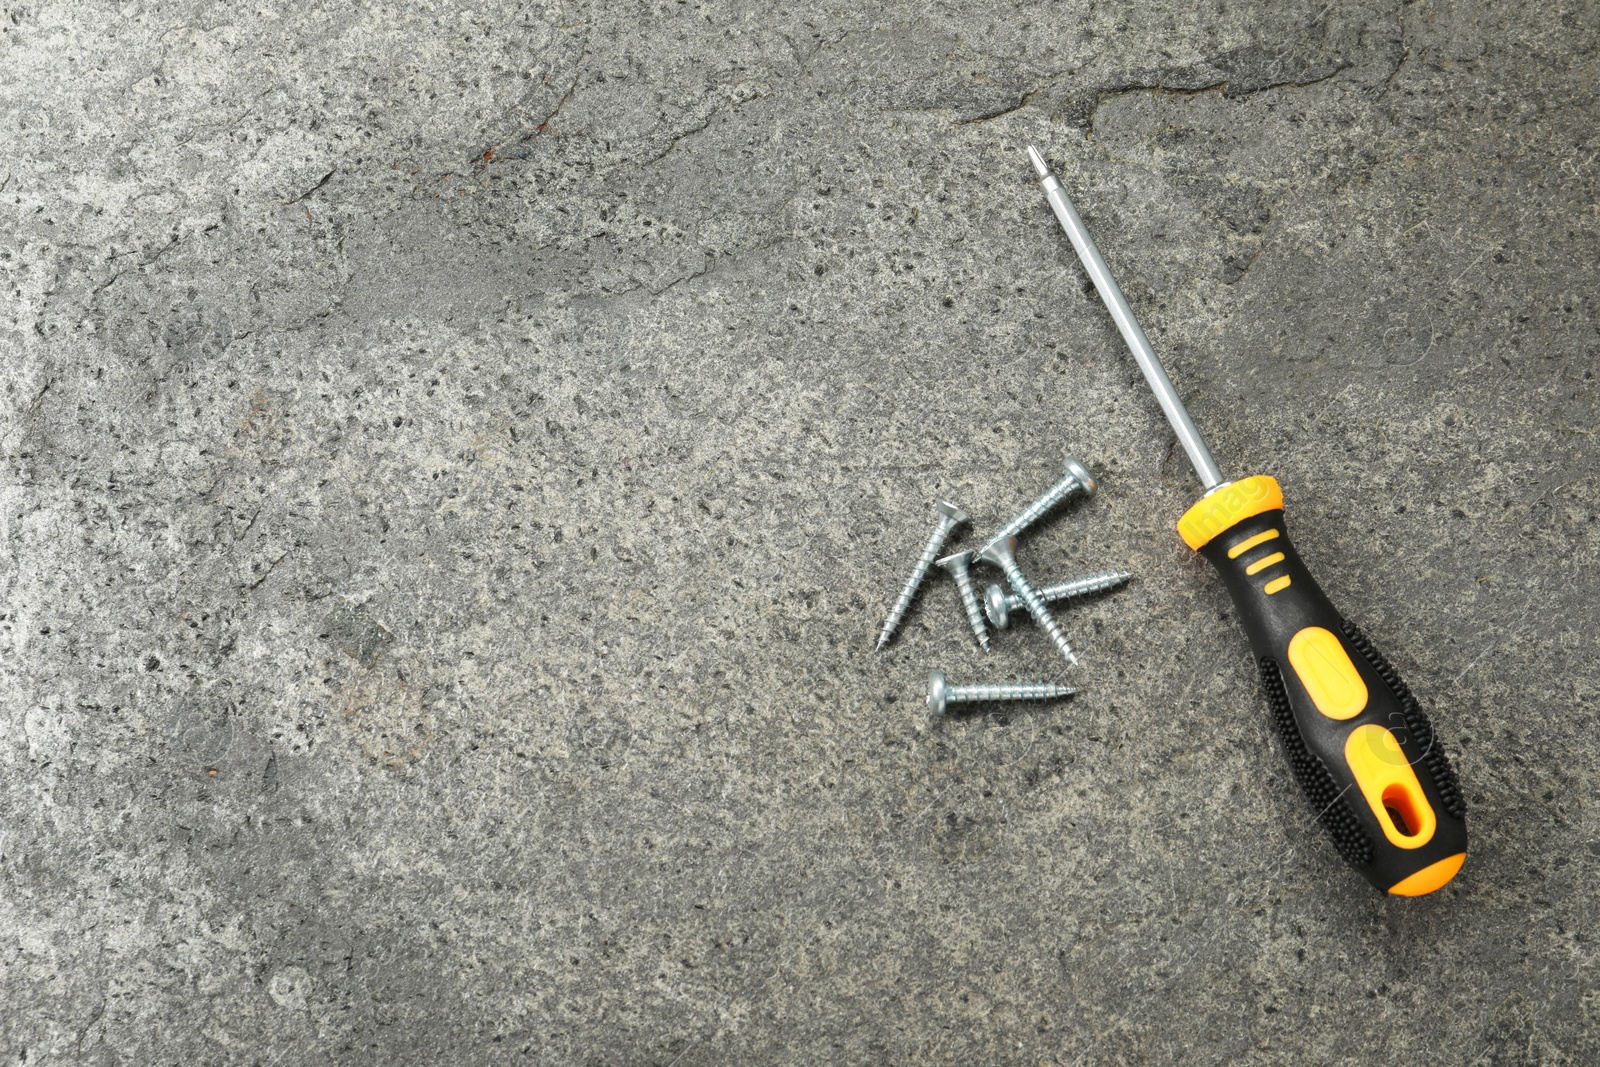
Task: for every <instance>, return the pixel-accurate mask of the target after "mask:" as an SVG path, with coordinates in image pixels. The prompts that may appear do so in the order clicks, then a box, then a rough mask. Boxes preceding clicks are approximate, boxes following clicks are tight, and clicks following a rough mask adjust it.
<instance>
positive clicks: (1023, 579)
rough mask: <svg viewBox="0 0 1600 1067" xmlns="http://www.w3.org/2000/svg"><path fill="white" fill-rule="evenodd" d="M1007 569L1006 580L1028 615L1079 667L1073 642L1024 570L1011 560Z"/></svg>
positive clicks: (1073, 663)
mask: <svg viewBox="0 0 1600 1067" xmlns="http://www.w3.org/2000/svg"><path fill="white" fill-rule="evenodd" d="M1009 563H1010V565H1009V566H1007V567H1006V569H1005V570H1006V579H1007V580H1008V581H1009V582H1010V583H1011V588H1012V589H1015V590H1016V592H1017V595H1018V596H1020V597H1021V598H1022V603H1023V604H1025V605H1026V606H1027V608H1028V614H1029V615H1032V616H1033V623H1034V625H1035V626H1037V627H1039V629H1041V630H1043V631H1044V632H1045V633H1047V634H1049V635H1050V640H1051V641H1053V642H1055V646H1056V648H1057V650H1059V651H1060V653H1061V655H1062V656H1064V657H1065V658H1066V661H1067V662H1068V663H1070V664H1072V665H1073V666H1074V667H1076V666H1077V665H1078V656H1077V653H1075V652H1073V651H1072V642H1070V641H1068V640H1067V635H1066V634H1064V633H1062V632H1061V627H1060V625H1058V624H1057V623H1056V618H1055V616H1054V615H1052V614H1050V609H1049V608H1047V607H1046V606H1045V603H1044V601H1043V600H1040V599H1039V594H1038V593H1036V592H1034V590H1033V586H1031V585H1029V584H1028V579H1027V576H1026V575H1024V574H1023V573H1022V568H1021V567H1018V566H1017V562H1016V560H1014V559H1013V560H1009Z"/></svg>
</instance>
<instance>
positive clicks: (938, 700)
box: [928, 671, 950, 719]
mask: <svg viewBox="0 0 1600 1067" xmlns="http://www.w3.org/2000/svg"><path fill="white" fill-rule="evenodd" d="M949 690H950V687H949V685H948V684H947V683H946V682H945V679H944V672H943V671H930V672H928V714H929V716H931V717H932V718H935V719H937V718H938V717H939V716H941V715H943V714H944V708H945V697H946V695H947V694H948V693H949Z"/></svg>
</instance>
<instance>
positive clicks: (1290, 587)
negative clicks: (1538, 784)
mask: <svg viewBox="0 0 1600 1067" xmlns="http://www.w3.org/2000/svg"><path fill="white" fill-rule="evenodd" d="M1028 157H1029V158H1030V159H1032V160H1033V167H1034V169H1035V170H1036V171H1038V172H1039V182H1040V184H1041V185H1043V186H1044V195H1045V199H1046V200H1048V201H1049V202H1050V207H1051V209H1052V210H1053V211H1055V214H1056V219H1057V220H1059V221H1060V223H1061V228H1062V229H1064V230H1066V231H1067V237H1068V238H1069V239H1070V240H1071V241H1072V247H1073V248H1074V249H1075V250H1076V251H1077V253H1078V258H1079V260H1081V261H1082V262H1083V266H1084V269H1085V270H1087V271H1088V273H1089V278H1090V280H1091V281H1093V282H1094V287H1095V289H1096V290H1098V291H1099V293H1100V299H1101V300H1103V301H1104V302H1105V305H1106V309H1107V310H1108V311H1110V312H1111V318H1112V321H1114V322H1115V323H1116V324H1117V329H1118V330H1119V331H1120V332H1121V333H1122V339H1123V340H1124V341H1126V342H1127V344H1128V347H1129V348H1130V349H1132V351H1133V358H1134V359H1135V360H1136V361H1137V362H1138V364H1139V369H1140V370H1141V371H1143V372H1144V377H1145V381H1147V382H1148V383H1149V384H1150V388H1151V389H1152V390H1153V391H1154V392H1155V394H1156V401H1157V402H1158V403H1159V404H1160V405H1161V410H1162V411H1163V412H1164V413H1165V414H1166V416H1167V421H1168V422H1170V423H1171V424H1172V429H1173V431H1174V432H1176V433H1177V435H1178V443H1179V444H1181V445H1183V450H1184V452H1185V453H1187V454H1188V456H1189V462H1190V463H1191V464H1193V466H1194V469H1195V473H1196V474H1198V475H1199V476H1200V482H1201V484H1202V485H1204V486H1205V495H1204V496H1202V497H1201V498H1200V500H1199V501H1198V502H1196V503H1195V504H1194V506H1192V507H1191V508H1189V510H1188V511H1187V512H1185V513H1184V515H1183V517H1182V518H1180V519H1179V520H1178V533H1179V534H1180V535H1181V536H1182V537H1183V540H1184V542H1185V543H1186V544H1188V546H1189V547H1190V548H1191V549H1194V550H1195V551H1196V552H1199V553H1200V554H1201V555H1202V556H1204V557H1205V558H1206V559H1207V560H1209V561H1210V562H1211V564H1212V566H1214V567H1215V568H1216V569H1217V573H1218V574H1220V575H1221V576H1222V581H1223V584H1224V585H1226V586H1227V588H1228V593H1229V595H1230V596H1232V598H1233V604H1234V609H1235V613H1236V614H1237V615H1238V616H1239V621H1240V623H1241V624H1242V625H1243V626H1244V629H1245V634H1246V636H1248V637H1249V639H1250V648H1251V651H1252V652H1253V653H1254V655H1255V657H1256V666H1257V668H1258V669H1259V671H1260V673H1261V688H1262V689H1263V690H1264V691H1265V693H1266V697H1267V703H1268V705H1269V706H1270V707H1271V710H1272V717H1273V720H1274V725H1275V726H1276V727H1277V730H1278V735H1279V737H1280V738H1281V739H1282V741H1283V747H1284V751H1285V754H1286V755H1287V756H1288V758H1289V765H1290V767H1291V769H1292V770H1293V772H1294V776H1295V779H1296V780H1297V781H1298V782H1299V784H1300V788H1301V789H1302V790H1303V791H1304V792H1305V794H1306V797H1307V799H1309V800H1310V801H1311V805H1312V808H1313V809H1314V810H1315V812H1316V815H1317V819H1318V821H1319V822H1321V823H1322V826H1323V829H1324V830H1326V831H1327V833H1328V836H1329V837H1330V838H1331V839H1332V841H1333V844H1334V847H1335V848H1337V849H1338V851H1339V854H1340V856H1342V857H1343V859H1344V860H1345V862H1346V863H1348V864H1349V865H1350V866H1352V867H1354V868H1355V869H1356V870H1357V871H1358V872H1360V873H1361V874H1362V875H1363V876H1365V877H1366V879H1367V881H1369V882H1371V883H1372V884H1373V885H1374V886H1376V887H1377V888H1378V890H1379V891H1381V892H1385V893H1390V894H1393V895H1395V896H1404V897H1414V896H1422V895H1423V894H1426V893H1431V892H1433V891H1434V890H1436V889H1438V888H1439V887H1441V886H1443V885H1444V884H1445V883H1446V882H1448V881H1450V879H1452V878H1454V877H1455V875H1456V872H1457V871H1459V870H1460V869H1461V865H1462V863H1463V862H1465V861H1466V858H1467V824H1466V821H1465V814H1466V811H1465V806H1464V805H1463V802H1462V797H1461V789H1460V787H1459V785H1458V784H1457V782H1456V776H1455V771H1454V770H1453V769H1452V768H1451V766H1450V761H1449V760H1448V759H1447V758H1446V756H1445V753H1444V748H1443V747H1442V746H1441V745H1440V744H1439V742H1438V741H1437V740H1436V738H1435V737H1434V733H1433V727H1432V725H1431V724H1430V723H1429V721H1428V717H1427V716H1426V715H1425V714H1424V713H1423V711H1422V709H1421V708H1420V707H1418V705H1417V701H1416V698H1415V697H1414V696H1413V695H1412V693H1411V690H1410V689H1408V688H1407V687H1406V684H1405V683H1404V682H1403V681H1401V680H1400V676H1399V675H1398V674H1397V673H1395V669H1394V668H1393V667H1392V666H1391V665H1390V664H1389V661H1388V660H1387V659H1385V658H1384V657H1383V655H1382V654H1381V653H1380V652H1379V651H1378V650H1377V649H1376V648H1374V647H1373V645H1372V642H1371V641H1369V640H1368V639H1367V637H1366V635H1365V634H1363V633H1362V632H1361V630H1359V629H1358V628H1357V627H1356V626H1355V625H1354V624H1352V623H1350V622H1347V621H1346V620H1345V619H1344V617H1343V616H1342V615H1340V614H1339V612H1338V610H1337V609H1336V608H1335V607H1334V606H1333V604H1332V602H1331V601H1329V600H1328V598H1327V596H1326V595H1325V594H1324V593H1323V592H1322V589H1321V588H1320V587H1319V586H1318V585H1317V583H1316V580H1315V579H1313V578H1312V577H1311V573H1310V571H1308V570H1306V565H1305V563H1304V562H1303V561H1302V560H1301V559H1300V555H1299V553H1297V552H1296V551H1295V549H1294V546H1293V545H1292V544H1290V543H1289V532H1288V529H1287V527H1286V526H1285V525H1284V521H1283V491H1282V490H1281V489H1280V488H1279V486H1278V483H1277V481H1276V480H1274V479H1273V478H1271V477H1269V476H1268V475H1265V474H1256V475H1252V476H1250V477H1248V478H1240V479H1238V480H1235V481H1229V480H1228V479H1226V478H1224V477H1223V475H1222V471H1221V470H1220V469H1219V468H1218V467H1217V463H1216V460H1214V459H1213V458H1212V457H1211V451H1210V449H1208V448H1206V443H1205V441H1204V440H1203V439H1202V438H1201V436H1200V432H1199V431H1198V430H1197V429H1195V425H1194V421H1193V420H1192V419H1191V418H1190V417H1189V412H1188V411H1187V410H1186V409H1185V408H1184V406H1183V401H1182V400H1181V399H1179V397H1178V393H1177V390H1175V389H1174V388H1173V387H1172V380H1171V379H1170V378H1168V377H1167V372H1166V370H1165V369H1164V368H1163V367H1162V366H1161V361H1160V360H1159V359H1157V358H1156V354H1155V351H1154V349H1152V348H1151V347H1150V341H1149V339H1148V338H1146V337H1145V335H1144V331H1143V330H1142V329H1140V328H1139V323H1138V321H1137V320H1136V319H1135V318H1134V317H1133V310H1132V309H1131V308H1130V307H1128V301H1127V299H1126V298H1125V297H1124V296H1123V295H1122V290H1121V289H1120V288H1118V287H1117V283H1116V280H1115V279H1113V278H1112V277H1111V272H1110V271H1109V270H1108V269H1107V268H1106V261H1105V260H1104V259H1103V258H1102V257H1101V255H1100V250H1099V249H1098V248H1096V247H1095V243H1094V240H1093V238H1091V237H1090V236H1089V233H1088V231H1087V230H1085V229H1084V226H1083V219H1081V218H1079V216H1078V212H1077V209H1076V208H1074V207H1073V206H1072V201H1071V200H1070V199H1068V197H1067V193H1066V190H1065V189H1063V188H1062V187H1061V182H1060V181H1059V180H1057V178H1056V176H1055V175H1054V174H1052V173H1051V172H1050V168H1049V166H1047V165H1046V164H1045V161H1044V157H1043V156H1041V155H1040V154H1039V150H1038V149H1037V148H1034V147H1033V146H1032V145H1029V146H1028Z"/></svg>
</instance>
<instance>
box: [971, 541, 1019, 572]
mask: <svg viewBox="0 0 1600 1067" xmlns="http://www.w3.org/2000/svg"><path fill="white" fill-rule="evenodd" d="M1016 549H1017V539H1016V538H1015V537H1008V538H1006V539H1005V540H1003V541H996V542H995V543H994V544H992V545H990V546H989V547H988V548H986V549H984V550H983V554H982V555H980V556H979V557H978V558H979V559H981V560H983V561H984V562H985V563H993V564H994V565H995V566H996V567H999V568H1001V569H1004V568H1005V565H1006V561H1007V560H1010V561H1012V562H1015V557H1014V556H1013V555H1012V553H1014V552H1015V551H1016Z"/></svg>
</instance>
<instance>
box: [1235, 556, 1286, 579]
mask: <svg viewBox="0 0 1600 1067" xmlns="http://www.w3.org/2000/svg"><path fill="white" fill-rule="evenodd" d="M1282 562H1283V553H1282V552H1274V553H1273V554H1272V555H1270V556H1262V557H1261V558H1260V559H1258V560H1256V561H1255V562H1254V563H1252V564H1250V566H1248V567H1246V568H1245V569H1244V572H1245V573H1246V574H1255V573H1257V572H1258V571H1264V570H1266V569H1267V568H1268V567H1270V566H1272V565H1273V564H1274V563H1282Z"/></svg>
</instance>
